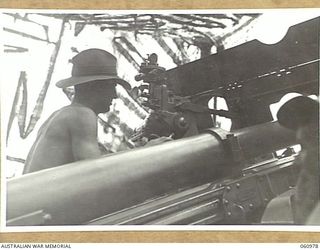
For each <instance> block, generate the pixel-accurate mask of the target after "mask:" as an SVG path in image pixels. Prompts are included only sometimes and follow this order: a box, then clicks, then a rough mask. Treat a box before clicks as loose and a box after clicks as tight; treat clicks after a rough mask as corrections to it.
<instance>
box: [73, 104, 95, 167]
mask: <svg viewBox="0 0 320 250" xmlns="http://www.w3.org/2000/svg"><path fill="white" fill-rule="evenodd" d="M96 119H97V117H96V115H95V113H94V112H93V111H92V110H90V109H88V108H82V107H81V108H77V110H76V112H73V114H72V115H71V119H70V120H69V124H68V126H69V131H70V136H71V144H72V153H73V157H74V159H75V161H79V160H84V159H90V158H96V157H99V156H100V150H99V145H98V141H97V121H96Z"/></svg>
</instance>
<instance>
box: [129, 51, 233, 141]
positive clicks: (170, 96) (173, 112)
mask: <svg viewBox="0 0 320 250" xmlns="http://www.w3.org/2000/svg"><path fill="white" fill-rule="evenodd" d="M157 61H158V56H157V55H156V54H155V53H153V54H151V55H149V56H148V58H147V59H145V61H144V62H143V63H142V64H141V66H140V71H139V74H138V75H137V76H136V77H135V80H136V81H143V82H144V84H142V85H141V86H140V87H139V89H140V91H141V92H142V94H141V96H142V97H144V98H146V101H145V102H144V103H143V105H144V106H146V107H149V108H151V109H152V110H153V111H154V112H155V114H154V115H153V117H152V118H151V119H155V120H157V122H158V123H163V127H166V128H167V130H166V132H164V133H163V132H162V134H161V133H160V134H159V135H158V136H163V135H166V136H168V135H170V134H172V135H174V138H175V139H178V138H181V137H188V136H191V135H196V134H198V133H199V126H198V125H199V124H197V116H198V115H199V114H217V115H220V116H225V117H231V116H232V113H231V112H228V111H225V110H213V109H209V108H208V107H207V105H202V104H199V103H196V102H194V101H195V100H199V99H201V96H202V94H204V95H207V94H208V92H205V93H197V94H196V95H193V96H179V95H176V94H175V93H174V91H172V90H170V89H169V88H168V86H167V81H166V75H165V73H166V71H165V68H163V67H160V66H159V65H158V63H157ZM151 123H152V122H149V123H147V125H146V127H147V128H146V129H145V131H146V132H145V135H146V136H147V137H149V138H150V135H154V134H156V133H157V132H158V133H159V130H158V131H157V130H156V129H155V128H152V125H151ZM153 130H155V131H153Z"/></svg>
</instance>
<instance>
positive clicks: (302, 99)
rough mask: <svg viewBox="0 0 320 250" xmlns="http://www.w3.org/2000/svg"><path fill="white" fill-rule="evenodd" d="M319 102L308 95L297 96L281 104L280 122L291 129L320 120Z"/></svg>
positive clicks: (278, 116)
mask: <svg viewBox="0 0 320 250" xmlns="http://www.w3.org/2000/svg"><path fill="white" fill-rule="evenodd" d="M318 117H319V103H318V102H317V101H315V100H312V99H311V98H309V97H306V96H298V97H295V98H293V99H291V100H289V101H288V102H286V103H285V104H283V105H282V106H281V108H280V109H279V111H278V113H277V118H278V121H279V123H280V124H281V125H282V126H284V127H286V128H289V129H292V130H297V129H298V128H299V127H302V126H305V125H306V124H308V123H310V122H314V121H319V118H318Z"/></svg>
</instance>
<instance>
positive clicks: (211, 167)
mask: <svg viewBox="0 0 320 250" xmlns="http://www.w3.org/2000/svg"><path fill="white" fill-rule="evenodd" d="M228 137H230V138H231V140H229V139H228V140H229V141H228V140H227V141H225V138H228ZM235 138H237V141H236V142H237V144H236V143H235V140H234V139H235ZM294 144H295V140H294V136H293V134H292V131H289V130H287V129H285V128H283V127H281V126H280V125H279V124H278V123H268V124H262V125H257V126H254V127H250V128H244V129H241V130H237V131H234V132H233V134H232V136H230V135H229V136H228V133H226V134H225V135H223V133H221V131H219V132H215V131H209V132H206V133H204V134H200V135H197V136H193V137H189V138H184V139H180V140H176V141H172V142H167V143H164V144H161V145H156V146H152V147H146V148H141V149H135V150H130V151H128V152H123V153H118V154H112V155H110V156H106V157H104V158H101V159H96V160H87V161H80V162H76V163H71V164H67V165H64V166H60V167H56V168H52V169H48V170H46V171H39V172H36V173H32V174H27V175H24V176H22V177H19V178H16V179H12V180H9V181H8V183H7V194H8V195H7V225H15V226H17V225H20V226H23V225H24V226H25V225H79V224H87V223H88V222H90V221H93V220H95V219H97V218H101V217H103V216H105V215H108V214H112V213H115V212H117V211H121V210H123V209H127V208H132V207H133V206H140V204H143V202H146V201H148V200H150V199H154V197H164V196H165V195H167V194H172V193H176V192H178V193H176V194H175V195H174V196H168V198H166V199H161V198H160V199H157V202H155V203H148V204H151V206H154V205H155V206H157V204H158V205H159V206H160V207H159V209H160V208H161V207H163V205H161V204H162V203H163V202H164V201H165V202H169V203H165V204H168V205H169V206H168V208H169V210H168V209H164V210H162V209H160V210H159V211H157V209H155V212H154V213H153V212H152V213H153V214H155V215H156V216H158V218H161V214H163V213H167V212H168V211H170V209H172V210H173V211H174V210H175V209H179V210H180V212H177V210H176V213H178V214H177V216H178V215H179V216H178V217H177V218H181V220H182V222H181V223H189V222H188V221H185V220H183V212H185V214H186V215H187V214H188V213H189V214H190V213H191V214H192V213H193V212H196V211H197V210H198V209H200V211H202V212H201V213H204V214H206V213H207V212H209V214H211V215H213V214H212V212H210V210H213V211H214V210H216V209H219V208H220V207H221V206H222V205H223V208H224V209H219V211H221V212H220V213H219V214H224V211H226V212H227V214H228V213H229V212H230V213H231V215H232V214H233V213H234V210H235V209H234V207H235V205H234V204H239V203H240V204H239V205H240V206H243V207H244V210H245V211H246V210H247V209H251V208H252V206H257V207H262V205H265V203H263V202H266V201H264V199H266V198H267V199H271V198H272V195H276V194H278V193H280V192H281V191H283V190H287V189H288V188H289V186H290V185H289V184H286V185H284V187H281V188H279V190H278V188H277V189H275V191H274V190H273V189H272V188H275V186H279V185H280V184H284V183H285V182H284V176H285V175H286V174H287V173H286V174H285V175H284V176H280V177H278V178H279V179H278V178H276V179H275V177H274V176H273V173H279V174H280V173H282V171H283V170H284V169H287V168H285V166H287V165H290V164H289V163H287V162H285V163H283V164H281V165H279V164H274V165H276V166H275V167H274V168H270V167H266V166H263V165H261V166H260V167H259V168H258V167H253V168H250V169H248V168H245V167H244V165H243V164H242V162H241V161H239V159H241V158H242V157H243V159H252V158H254V157H257V156H260V155H263V154H266V153H269V152H273V151H275V150H278V149H281V148H284V147H287V146H288V145H294ZM235 145H238V146H239V147H240V148H241V155H242V157H238V155H239V152H238V150H237V149H238V148H237V147H235ZM164 156H165V157H164ZM280 162H281V160H280ZM277 166H278V167H277ZM271 169H275V170H277V171H273V172H272V178H271V174H270V175H269V174H268V175H266V176H267V177H269V178H266V179H263V180H265V181H262V180H260V181H258V180H257V179H256V180H254V179H252V178H249V177H250V176H256V177H257V178H258V177H259V172H261V171H260V170H263V172H261V173H267V172H268V171H267V170H271ZM256 170H259V172H258V173H256V172H255V171H256ZM231 172H233V173H236V174H237V176H232V175H230V173H231ZM239 172H240V173H244V174H246V176H242V177H239V175H238V173H239ZM253 174H254V175H253ZM277 175H278V174H277ZM277 175H275V176H277ZM222 178H232V179H233V180H236V181H226V182H225V183H227V184H228V185H224V183H221V181H220V184H221V186H215V185H213V184H219V181H218V180H221V179H222ZM271 179H275V180H279V183H280V184H277V185H274V183H269V182H268V181H270V180H271ZM247 181H250V182H249V183H247ZM206 183H212V184H206ZM237 183H239V184H240V189H235V188H233V187H234V186H235V187H236V186H237ZM263 183H266V184H263ZM202 185H205V186H202ZM227 186H228V187H229V188H228V187H227ZM88 187H89V188H88ZM193 187H198V188H195V189H192V188H193ZM217 187H220V188H219V189H217ZM248 187H251V188H250V192H249V191H248ZM228 189H230V190H228ZM25 190H28V192H25ZM181 190H187V191H184V192H182V193H179V191H181ZM188 190H189V191H188ZM224 190H226V191H229V193H225V192H224ZM237 190H239V191H243V192H244V194H245V195H238V194H237V193H236V194H234V195H231V194H232V193H233V191H234V192H236V191H237ZM254 190H256V191H254ZM259 190H260V191H259ZM268 190H271V191H268ZM231 191H232V192H231ZM219 192H220V193H221V194H220V195H219ZM241 193H242V192H241ZM251 193H252V195H251ZM260 193H261V195H260ZM264 193H266V195H264ZM195 194H196V195H195ZM217 194H218V195H217ZM248 194H250V195H249V196H248V197H247V196H246V195H248ZM258 194H259V195H258ZM221 195H222V197H221ZM185 196H186V197H187V199H185V198H184V197H185ZM175 197H176V198H177V199H178V200H179V199H181V201H182V203H181V204H180V203H178V205H177V204H175V205H171V206H170V201H175ZM188 197H189V198H190V199H188ZM234 197H237V198H239V197H242V198H241V199H240V200H237V199H235V198H234ZM257 197H260V198H257ZM212 198H213V199H212ZM222 200H223V201H224V203H221V201H222ZM226 200H228V202H229V203H228V204H227V203H226ZM31 201H32V202H31ZM199 202H200V203H199ZM190 204H191V205H190ZM192 204H193V205H192ZM250 204H252V205H250ZM140 207H141V206H140ZM146 207H147V206H146ZM164 207H166V206H164ZM188 208H192V209H191V210H190V209H188ZM185 209H186V211H185ZM138 210H139V209H138ZM189 210H190V211H189ZM134 211H136V210H134ZM143 211H145V209H143ZM152 213H150V214H152ZM181 213H182V214H181ZM131 216H132V215H130V217H131ZM133 217H134V216H133ZM174 217H175V216H174ZM212 218H213V217H212ZM217 218H218V217H217ZM230 218H232V216H231V217H230ZM163 219H164V218H163ZM198 219H199V220H201V217H199V218H198ZM152 222H154V223H160V222H161V221H159V222H157V221H156V220H152ZM163 223H168V224H174V223H175V222H171V221H170V220H168V221H163ZM208 223H209V222H208ZM248 223H249V222H248Z"/></svg>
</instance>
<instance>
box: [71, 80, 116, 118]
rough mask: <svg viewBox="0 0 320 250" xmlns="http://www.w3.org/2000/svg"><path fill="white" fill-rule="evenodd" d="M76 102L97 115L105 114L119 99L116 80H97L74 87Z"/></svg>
mask: <svg viewBox="0 0 320 250" xmlns="http://www.w3.org/2000/svg"><path fill="white" fill-rule="evenodd" d="M74 90H75V92H74V100H75V101H76V102H80V103H82V104H85V105H87V106H88V107H90V108H91V109H92V110H93V111H94V112H95V113H97V114H98V113H105V112H108V111H109V109H110V105H111V103H112V100H113V99H114V98H116V97H117V94H116V82H114V80H96V81H91V82H87V83H85V84H78V85H75V86H74Z"/></svg>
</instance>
